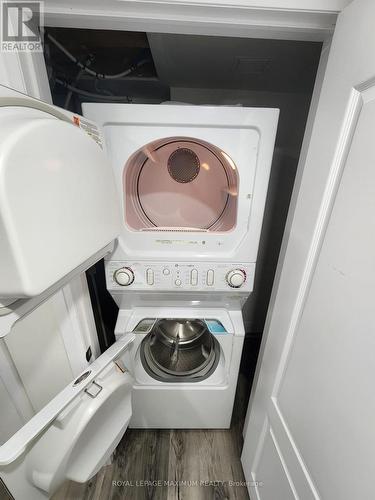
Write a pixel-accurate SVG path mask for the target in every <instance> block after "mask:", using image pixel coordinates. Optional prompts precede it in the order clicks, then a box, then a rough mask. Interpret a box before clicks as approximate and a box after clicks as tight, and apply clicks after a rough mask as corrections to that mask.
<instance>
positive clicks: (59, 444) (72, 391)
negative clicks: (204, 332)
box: [0, 333, 135, 500]
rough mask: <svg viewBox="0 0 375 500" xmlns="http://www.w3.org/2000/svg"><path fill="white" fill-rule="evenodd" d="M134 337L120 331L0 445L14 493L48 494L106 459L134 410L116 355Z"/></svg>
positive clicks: (0, 460)
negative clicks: (97, 356)
mask: <svg viewBox="0 0 375 500" xmlns="http://www.w3.org/2000/svg"><path fill="white" fill-rule="evenodd" d="M134 338H135V337H134V335H133V334H132V333H129V334H124V335H123V336H122V337H121V338H120V339H118V340H117V342H116V343H115V344H113V345H112V346H111V347H110V348H109V349H108V350H107V351H105V352H104V353H103V354H102V355H101V356H100V357H99V358H97V359H96V360H95V361H94V362H93V363H92V364H91V365H89V367H88V368H87V369H86V370H85V372H83V373H82V374H81V375H80V376H79V377H77V379H76V380H75V381H73V382H72V383H70V384H69V385H68V386H67V387H65V389H63V390H62V391H61V392H60V393H59V394H58V395H57V396H55V397H54V398H53V399H52V401H50V402H49V403H48V404H47V405H46V406H45V407H44V408H43V409H42V410H41V411H39V412H38V413H37V414H36V415H34V416H33V417H32V418H31V419H30V420H29V421H28V422H27V423H26V424H25V425H24V426H23V427H21V428H20V429H19V430H18V431H17V432H16V433H15V434H14V435H13V436H11V437H10V438H9V439H8V440H7V441H6V442H5V443H4V444H3V445H2V446H0V476H1V478H2V480H3V481H4V483H5V484H6V486H7V488H8V489H9V490H10V492H11V493H12V495H13V496H14V498H16V499H18V498H28V499H30V500H34V499H35V500H36V499H40V498H49V497H50V496H51V495H52V494H53V493H54V492H55V491H56V490H57V489H58V488H59V486H60V485H61V484H62V483H63V482H64V481H65V480H67V479H69V480H73V481H77V482H86V481H88V480H89V479H90V478H91V477H93V476H94V475H95V474H96V473H97V472H98V471H99V469H100V468H101V467H102V466H103V465H104V464H105V463H106V461H107V460H108V459H109V457H110V455H111V453H112V452H113V451H114V449H115V447H116V446H117V444H118V443H119V441H120V439H121V438H122V436H123V434H124V432H125V430H126V428H127V426H128V423H129V420H130V417H131V414H132V406H131V392H132V386H133V380H132V377H131V375H130V374H129V372H128V371H127V370H126V369H125V368H124V367H122V366H121V365H120V362H118V361H116V360H118V358H119V356H120V355H121V354H122V353H123V352H124V351H125V350H126V349H127V348H129V346H130V345H131V343H132V342H133V340H134Z"/></svg>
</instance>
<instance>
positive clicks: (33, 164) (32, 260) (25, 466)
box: [0, 87, 134, 500]
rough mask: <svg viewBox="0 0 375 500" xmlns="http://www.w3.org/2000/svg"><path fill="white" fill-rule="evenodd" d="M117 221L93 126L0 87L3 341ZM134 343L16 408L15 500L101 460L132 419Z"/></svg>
mask: <svg viewBox="0 0 375 500" xmlns="http://www.w3.org/2000/svg"><path fill="white" fill-rule="evenodd" d="M119 214H120V208H119V203H118V199H117V194H116V190H115V184H114V180H113V173H112V169H111V166H110V164H109V161H108V160H107V157H106V154H105V152H104V151H103V145H102V143H101V137H100V132H99V130H98V128H97V127H96V125H95V124H94V123H92V122H89V121H88V120H85V119H83V118H82V117H80V116H77V115H74V114H72V113H69V112H66V111H64V110H60V109H59V108H57V107H55V106H50V105H47V104H45V103H43V102H40V101H38V100H36V99H32V98H30V97H28V96H25V95H23V94H20V93H18V92H15V91H13V90H11V89H7V88H5V87H0V241H1V244H0V337H4V336H5V335H8V334H10V336H11V333H12V325H13V324H14V323H15V322H16V321H17V320H18V319H20V318H21V317H23V316H24V315H26V314H28V313H29V312H30V311H31V310H33V309H35V308H36V307H38V305H40V304H41V303H42V302H43V301H45V300H46V299H47V298H48V297H49V296H50V295H52V294H53V293H55V292H56V291H57V290H58V289H59V288H61V286H63V285H64V284H66V283H67V282H68V281H69V280H71V279H72V278H73V277H74V276H76V275H78V274H79V273H81V272H83V271H84V270H85V269H87V268H88V267H90V266H91V265H92V264H93V263H94V262H96V261H97V260H99V259H100V258H102V257H103V256H104V255H105V254H106V253H108V252H109V251H111V250H112V248H113V241H114V240H115V238H116V237H117V236H118V234H119V228H120V215H119ZM7 338H10V337H7ZM133 339H134V337H133V335H132V334H127V335H126V334H125V335H124V336H123V337H122V338H120V339H118V340H117V342H116V343H115V344H114V345H112V346H111V347H110V348H109V349H108V350H107V351H106V352H105V353H104V354H102V355H101V356H100V357H99V358H97V359H96V360H95V361H94V362H93V363H92V364H91V365H89V366H88V368H87V369H86V371H85V372H84V373H82V374H81V375H80V376H79V377H78V378H76V380H74V381H72V382H71V383H70V384H68V386H66V387H65V388H64V389H63V390H62V391H61V392H59V393H58V394H57V395H55V396H54V397H53V399H52V400H49V402H48V403H47V404H46V405H45V406H44V407H43V408H42V409H41V410H40V411H38V409H37V408H35V407H34V408H33V409H34V412H31V413H30V415H28V416H27V417H25V415H23V414H22V412H21V411H19V408H17V407H16V409H17V410H18V416H19V417H20V425H17V426H13V427H16V428H13V430H12V432H9V434H10V435H9V434H7V432H6V431H4V432H3V430H4V429H3V428H1V429H0V430H1V433H0V434H2V438H1V439H0V441H1V442H0V477H1V479H2V480H3V481H4V483H5V485H6V487H7V488H8V489H9V490H10V492H11V493H12V495H13V496H14V497H15V498H16V499H25V498H27V499H28V500H29V499H30V500H32V499H35V500H36V499H40V498H46V497H48V498H49V497H50V496H51V495H52V494H53V492H54V491H56V489H57V488H58V487H59V486H60V484H61V483H62V482H63V481H64V480H65V479H72V480H75V481H81V482H85V481H87V480H88V479H89V478H90V477H92V476H93V475H94V474H96V472H98V470H99V468H100V467H101V466H102V465H103V464H104V463H105V462H106V461H107V460H108V458H109V456H110V454H111V453H112V452H113V451H114V449H115V447H116V446H117V444H118V442H119V441H120V439H121V437H122V435H123V433H124V431H125V429H126V427H127V425H128V422H129V419H130V417H131V391H132V379H131V376H130V375H129V373H128V372H127V371H126V370H125V369H122V368H120V366H119V364H118V363H116V359H117V358H118V357H119V356H120V355H121V353H122V352H123V351H124V350H125V349H127V347H128V346H129V345H130V343H131V342H132V341H133ZM0 342H2V343H3V345H2V347H4V349H5V350H6V349H7V346H6V344H5V343H4V342H5V341H4V340H3V339H0ZM28 342H32V339H30V338H28V339H26V338H25V342H24V343H22V345H21V347H22V349H27V343H28ZM43 355H44V353H43V348H42V347H41V349H40V356H41V357H43ZM48 361H49V365H50V370H51V374H52V372H53V370H56V369H57V368H56V365H55V363H54V360H53V359H51V360H48ZM37 370H38V359H35V370H34V367H33V371H37ZM33 375H34V373H30V374H29V376H30V377H32V376H33ZM0 382H2V380H1V379H0ZM45 383H46V384H48V381H46V382H45ZM1 389H2V390H3V386H1ZM18 389H19V388H18V387H17V390H18ZM5 390H6V391H8V393H10V391H9V387H8V388H7V387H6V386H5ZM10 396H11V394H10ZM11 399H12V398H11ZM5 406H6V405H3V406H2V407H1V408H0V424H1V423H4V421H5V419H4V418H2V416H1V412H2V411H5V410H6V408H4V407H5ZM31 406H32V405H31ZM33 413H34V414H33Z"/></svg>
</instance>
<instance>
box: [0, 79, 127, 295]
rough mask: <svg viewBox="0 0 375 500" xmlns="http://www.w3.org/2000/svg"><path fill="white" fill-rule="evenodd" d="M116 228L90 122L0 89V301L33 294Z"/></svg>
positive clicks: (108, 181)
mask: <svg viewBox="0 0 375 500" xmlns="http://www.w3.org/2000/svg"><path fill="white" fill-rule="evenodd" d="M119 228H120V215H119V203H118V200H117V193H116V190H115V184H114V180H113V173H112V169H111V167H110V165H109V163H108V161H107V158H106V155H105V153H104V152H103V150H102V144H101V138H100V133H99V131H98V129H97V128H96V126H95V124H92V123H90V122H89V121H88V120H85V119H82V118H81V117H79V116H77V115H73V114H71V113H68V112H65V111H63V110H59V109H58V108H56V107H54V106H48V105H46V104H44V103H41V102H39V101H37V100H35V99H31V98H28V97H27V96H24V95H22V94H18V93H16V92H13V91H10V90H9V89H5V88H4V87H0V299H2V298H21V297H24V298H27V297H33V296H36V295H39V294H40V293H42V292H43V291H45V290H46V289H48V288H49V287H50V286H52V285H53V284H54V283H56V282H57V281H59V280H60V279H62V278H63V277H64V276H65V275H67V274H68V273H70V272H72V271H73V270H74V269H75V268H77V267H78V266H80V265H82V264H83V263H84V262H85V261H86V260H87V259H88V258H90V257H91V256H92V255H94V254H96V253H98V252H100V250H101V249H103V248H105V247H106V246H107V245H108V244H109V243H111V242H112V241H113V240H114V239H115V238H116V237H117V235H118V234H119V230H120V229H119ZM0 302H1V300H0Z"/></svg>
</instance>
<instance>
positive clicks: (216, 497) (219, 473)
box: [53, 376, 249, 500]
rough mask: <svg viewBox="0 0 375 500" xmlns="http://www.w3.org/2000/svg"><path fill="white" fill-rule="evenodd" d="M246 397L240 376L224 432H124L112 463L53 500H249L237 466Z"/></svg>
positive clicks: (62, 490)
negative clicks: (227, 425)
mask: <svg viewBox="0 0 375 500" xmlns="http://www.w3.org/2000/svg"><path fill="white" fill-rule="evenodd" d="M247 396H248V384H247V383H246V379H245V378H244V377H241V376H240V379H239V384H238V387H237V396H236V402H235V410H234V412H233V418H232V425H231V428H230V429H228V430H135V429H129V430H127V432H126V433H125V435H124V437H123V439H122V441H121V442H120V444H119V446H118V447H117V449H116V451H115V454H114V459H113V463H112V464H111V465H107V466H106V467H104V468H103V469H102V470H101V471H100V472H99V473H98V474H97V475H96V476H95V477H94V478H93V479H92V480H90V481H89V482H88V483H85V484H78V483H74V482H66V483H65V484H64V485H63V486H62V487H61V488H60V490H59V491H58V492H57V493H56V494H55V495H54V496H53V500H107V499H108V500H109V499H111V500H112V499H113V500H120V499H121V500H122V499H126V500H128V499H129V500H224V499H225V500H232V499H233V500H249V495H248V491H247V488H246V486H245V485H244V481H245V479H244V475H243V471H242V466H241V462H240V454H241V448H242V427H243V420H244V414H245V411H246V407H245V406H246V403H247Z"/></svg>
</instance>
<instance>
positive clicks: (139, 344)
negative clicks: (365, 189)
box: [83, 103, 279, 428]
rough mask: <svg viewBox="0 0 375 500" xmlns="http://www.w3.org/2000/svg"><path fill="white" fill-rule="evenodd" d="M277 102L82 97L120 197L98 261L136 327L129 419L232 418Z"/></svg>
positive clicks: (121, 328)
mask: <svg viewBox="0 0 375 500" xmlns="http://www.w3.org/2000/svg"><path fill="white" fill-rule="evenodd" d="M278 113H279V111H278V110H276V109H265V108H241V107H211V106H200V107H196V106H188V105H134V104H129V105H128V104H91V103H90V104H84V105H83V114H84V116H85V117H87V118H89V119H90V120H93V121H95V122H96V123H98V124H99V125H100V126H101V128H102V132H103V135H104V137H105V148H106V150H107V151H106V152H107V154H108V155H109V157H110V159H111V163H112V166H113V170H114V174H115V181H116V185H117V190H118V195H119V199H120V204H121V207H122V233H121V235H120V237H119V238H118V241H117V243H116V247H115V250H114V252H113V253H112V254H111V255H110V256H109V257H108V258H107V260H106V265H105V269H106V284H107V289H108V291H109V293H110V294H111V295H112V297H113V298H114V300H115V301H116V303H117V305H118V306H119V314H118V318H117V323H116V329H115V334H116V336H118V337H119V336H121V335H123V334H124V332H129V331H132V332H134V334H135V341H134V342H133V344H132V345H131V347H130V348H129V349H128V350H127V351H125V354H124V355H123V362H124V365H125V366H126V368H127V369H128V370H129V371H130V372H131V373H132V374H133V376H134V384H133V392H132V394H133V396H132V397H133V416H132V419H131V422H130V427H135V428H228V427H229V426H230V420H231V415H232V409H233V402H234V396H235V391H236V385H237V378H238V372H239V366H240V360H241V353H242V347H243V341H244V335H245V332H244V325H243V320H242V312H241V309H242V307H243V305H244V303H245V301H246V299H247V298H248V296H249V294H250V293H251V291H252V289H253V284H254V273H255V269H256V259H257V252H258V245H259V237H260V231H261V226H262V219H263V212H264V206H265V200H266V194H267V186H268V179H269V174H270V167H271V162H272V155H273V148H274V141H275V134H276V128H277V121H278ZM88 182H89V181H88Z"/></svg>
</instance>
